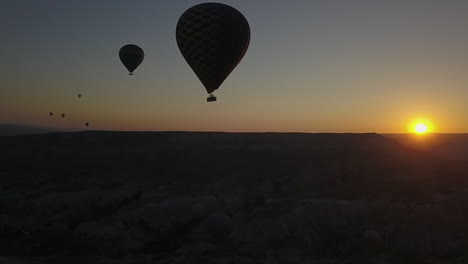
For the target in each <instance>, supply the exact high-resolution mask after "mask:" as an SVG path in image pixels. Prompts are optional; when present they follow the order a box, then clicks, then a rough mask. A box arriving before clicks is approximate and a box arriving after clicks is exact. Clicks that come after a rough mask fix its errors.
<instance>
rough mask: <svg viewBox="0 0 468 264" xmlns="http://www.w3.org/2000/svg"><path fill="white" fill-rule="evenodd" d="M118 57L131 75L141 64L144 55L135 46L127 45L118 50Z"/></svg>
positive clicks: (141, 50)
mask: <svg viewBox="0 0 468 264" xmlns="http://www.w3.org/2000/svg"><path fill="white" fill-rule="evenodd" d="M119 57H120V60H121V61H122V63H123V65H124V66H125V68H127V70H128V71H129V75H133V71H134V70H135V69H136V68H137V67H138V66H140V64H141V63H142V62H143V59H144V58H145V53H144V52H143V49H141V48H140V47H138V46H137V45H133V44H128V45H125V46H123V47H122V48H121V49H120V51H119Z"/></svg>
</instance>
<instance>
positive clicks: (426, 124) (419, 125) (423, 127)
mask: <svg viewBox="0 0 468 264" xmlns="http://www.w3.org/2000/svg"><path fill="white" fill-rule="evenodd" d="M408 131H409V132H410V133H414V134H416V135H424V134H428V133H432V132H433V131H434V125H433V124H432V122H431V121H429V120H428V119H422V118H418V119H414V120H413V121H411V122H410V123H409V124H408Z"/></svg>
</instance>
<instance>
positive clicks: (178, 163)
mask: <svg viewBox="0 0 468 264" xmlns="http://www.w3.org/2000/svg"><path fill="white" fill-rule="evenodd" d="M0 160H1V167H0V177H1V178H0V256H1V257H0V263H11V264H19V263H21V264H23V263H28V264H30V263H65V264H66V263H77V264H78V263H96V264H99V263H117V264H118V263H144V264H153V263H233V264H234V263H239V264H242V263H249V264H250V263H278V264H279V263H315V264H325V263H326V264H340V263H347V264H351V263H352V264H358V263H382V264H387V263H411V264H418V263H468V250H467V249H468V178H467V177H468V162H467V161H463V160H453V159H448V158H442V157H440V156H435V155H433V154H431V153H427V152H424V151H421V150H420V149H418V150H415V149H413V148H411V147H408V145H405V146H403V145H400V143H396V142H394V141H391V140H390V139H388V138H386V137H383V136H381V135H377V134H354V135H353V134H224V133H178V132H165V133H133V132H80V133H51V134H45V135H27V136H15V137H0Z"/></svg>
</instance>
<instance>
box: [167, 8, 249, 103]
mask: <svg viewBox="0 0 468 264" xmlns="http://www.w3.org/2000/svg"><path fill="white" fill-rule="evenodd" d="M176 39H177V44H178V46H179V49H180V51H181V52H182V55H183V56H184V58H185V60H186V61H187V62H188V64H189V65H190V67H191V68H192V70H193V71H194V72H195V74H196V75H197V76H198V78H199V79H200V81H201V82H202V83H203V85H204V86H205V88H206V90H207V92H208V93H210V94H211V93H212V92H213V91H215V90H216V89H218V88H219V86H220V85H221V84H222V83H223V82H224V80H225V79H226V78H227V77H228V76H229V74H230V73H231V72H232V71H233V70H234V68H235V67H236V66H237V65H238V64H239V62H240V61H241V60H242V58H243V57H244V55H245V53H246V52H247V48H248V47H249V43H250V27H249V23H248V22H247V19H246V18H245V17H244V16H243V15H242V14H241V13H240V12H239V11H237V10H236V9H235V8H233V7H230V6H228V5H225V4H220V3H204V4H199V5H196V6H194V7H192V8H190V9H188V10H187V11H186V12H185V13H184V14H183V15H182V16H181V17H180V19H179V22H178V23H177V30H176Z"/></svg>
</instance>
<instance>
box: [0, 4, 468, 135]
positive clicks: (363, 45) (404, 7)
mask: <svg viewBox="0 0 468 264" xmlns="http://www.w3.org/2000/svg"><path fill="white" fill-rule="evenodd" d="M201 2H203V1H182V0H147V1H146V0H145V1H143V0H142V1H136V0H135V1H128V0H112V1H110V0H109V1H104V0H101V1H98V0H80V1H75V0H40V1H38V0H29V1H26V0H15V1H13V0H11V1H2V7H1V8H0V33H1V36H2V41H1V42H0V58H1V64H0V123H23V124H36V125H43V126H52V127H64V128H81V127H83V124H84V122H90V123H91V125H92V128H93V129H112V130H197V131H278V132H279V131H298V132H406V130H407V124H408V122H410V121H411V120H413V119H415V118H427V119H429V120H431V121H432V122H433V123H434V125H435V131H437V132H468V115H467V113H468V16H467V14H468V2H467V1H466V0H460V1H456V0H453V1H450V0H444V1H440V0H413V1H411V0H395V1H384V0H382V1H379V0H368V1H360V0H353V1H349V0H342V1H333V0H318V1H311V0H291V1H283V0H238V1H234V0H232V1H221V2H223V3H226V4H229V5H232V6H233V7H235V8H237V9H238V10H240V11H241V12H242V13H243V14H244V15H245V16H246V18H247V19H248V21H249V23H250V26H251V31H252V39H251V43H250V48H249V50H248V52H247V54H246V56H245V57H244V60H243V61H242V62H241V63H240V64H239V66H238V67H237V68H236V69H235V70H234V72H233V73H232V74H231V75H230V76H229V77H228V79H227V80H226V81H225V83H224V84H223V85H222V87H221V89H219V90H218V91H216V92H215V95H216V96H217V97H218V102H216V103H206V97H207V94H206V91H205V89H204V87H203V86H202V84H201V83H200V81H199V80H198V79H197V77H196V76H195V74H194V73H193V72H192V70H191V69H190V67H189V66H188V64H187V63H186V62H185V60H184V59H183V57H182V55H181V54H180V52H179V50H178V48H177V44H176V40H175V28H176V24H177V20H178V18H179V17H180V15H181V14H182V13H183V12H184V11H185V10H186V9H188V8H189V7H191V6H192V5H194V4H197V3H201ZM128 43H134V44H137V45H139V46H141V47H142V48H143V49H144V50H145V61H144V62H143V64H142V65H141V66H140V67H139V68H138V69H137V70H136V71H135V76H133V77H130V76H128V75H127V71H126V69H125V68H124V67H123V65H122V64H121V63H120V60H119V58H118V51H119V49H120V47H121V46H123V45H125V44H128ZM78 93H81V94H83V98H82V99H78V98H77V94H78ZM50 111H52V112H54V113H56V115H58V114H60V113H62V112H63V113H66V114H67V118H66V119H64V120H62V119H61V118H58V117H55V118H50V117H48V113H49V112H50Z"/></svg>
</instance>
